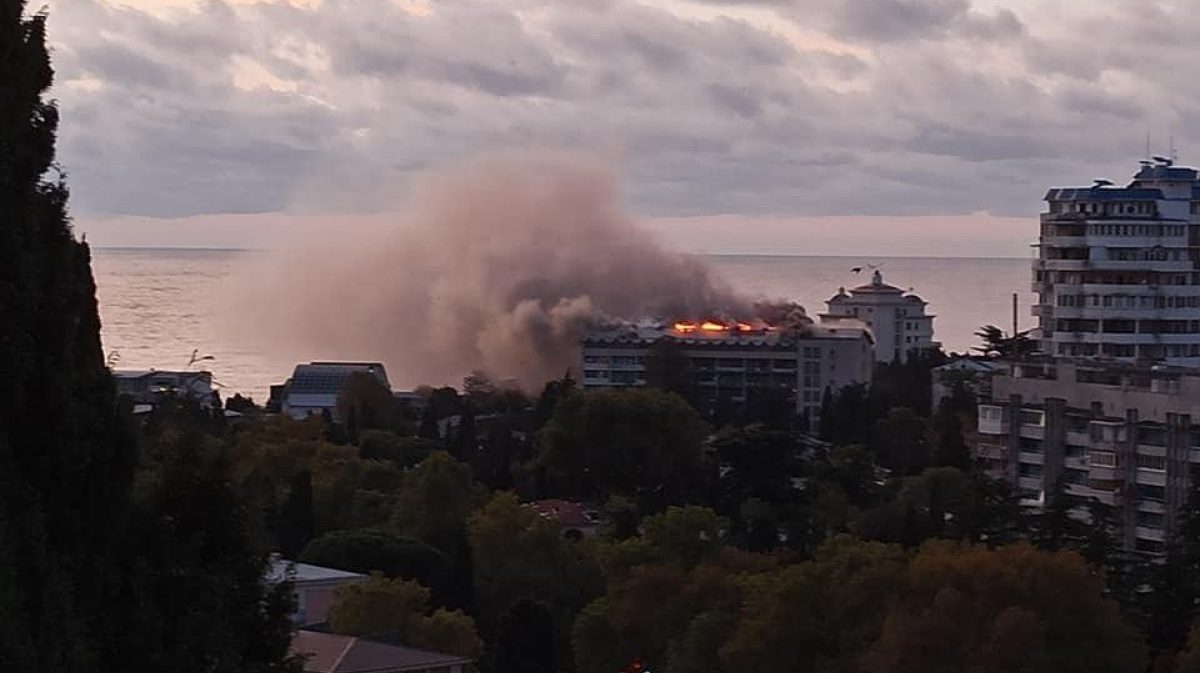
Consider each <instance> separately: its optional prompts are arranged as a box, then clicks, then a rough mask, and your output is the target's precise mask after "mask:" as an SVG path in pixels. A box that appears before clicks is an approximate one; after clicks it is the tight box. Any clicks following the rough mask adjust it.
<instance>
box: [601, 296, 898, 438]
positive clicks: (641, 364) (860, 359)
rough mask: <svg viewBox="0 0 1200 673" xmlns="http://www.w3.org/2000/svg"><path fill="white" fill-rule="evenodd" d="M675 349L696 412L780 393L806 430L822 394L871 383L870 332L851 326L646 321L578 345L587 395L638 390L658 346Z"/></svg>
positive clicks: (603, 331)
mask: <svg viewBox="0 0 1200 673" xmlns="http://www.w3.org/2000/svg"><path fill="white" fill-rule="evenodd" d="M664 344H671V345H674V346H677V347H678V354H679V355H680V356H681V357H682V359H683V362H684V364H685V372H686V375H687V376H688V377H689V379H690V381H691V384H692V387H693V389H694V390H695V391H696V395H697V397H698V400H697V401H698V402H699V403H700V406H702V407H705V409H702V411H708V412H709V413H710V414H711V413H713V412H714V410H715V409H716V408H717V406H718V405H719V404H721V403H722V402H728V403H731V404H733V405H735V406H738V405H745V403H746V402H747V400H749V399H750V397H751V396H752V394H753V392H754V391H755V390H759V389H766V388H786V389H788V390H789V392H791V393H793V394H794V396H795V401H796V411H797V413H798V414H799V415H801V416H806V417H807V418H808V419H809V422H810V423H811V424H812V427H815V426H816V423H817V422H818V420H819V417H820V410H821V399H822V397H823V395H824V393H825V391H826V390H830V391H831V392H837V391H838V390H840V389H841V388H842V387H844V386H847V385H851V384H856V383H863V384H870V382H871V372H872V368H873V367H874V362H875V353H874V350H875V344H874V337H873V336H872V334H871V330H870V329H869V328H867V327H866V325H864V324H863V323H862V322H860V321H857V320H848V319H841V320H830V321H827V322H825V323H823V324H821V325H816V324H812V321H806V324H804V325H801V326H798V328H795V329H777V328H774V327H771V326H768V325H765V324H752V323H747V322H732V321H731V322H726V321H718V320H707V321H695V322H693V321H680V322H675V323H671V324H664V323H659V322H653V321H646V322H643V323H641V324H636V325H622V326H619V327H613V328H608V329H601V330H596V331H593V332H591V333H589V334H587V335H585V336H584V338H583V340H582V357H583V363H582V364H583V366H582V368H581V371H582V372H583V386H584V388H586V389H592V390H595V389H605V388H621V387H629V386H644V385H646V383H647V378H646V376H647V374H646V372H647V366H648V365H649V364H650V362H651V360H652V359H653V358H654V357H655V356H656V353H658V352H659V351H658V349H659V347H660V346H662V345H664Z"/></svg>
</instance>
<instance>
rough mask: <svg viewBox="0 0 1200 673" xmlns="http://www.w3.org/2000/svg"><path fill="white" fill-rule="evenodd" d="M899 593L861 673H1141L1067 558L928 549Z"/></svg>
mask: <svg viewBox="0 0 1200 673" xmlns="http://www.w3.org/2000/svg"><path fill="white" fill-rule="evenodd" d="M902 586H903V590H902V591H901V592H899V593H898V594H897V598H898V602H897V603H896V604H895V605H894V606H893V607H891V608H890V609H889V612H888V616H887V620H886V622H885V623H884V625H883V629H882V631H881V633H880V635H879V639H878V642H877V643H876V645H875V646H874V647H873V648H871V650H870V652H869V653H868V654H867V656H866V657H865V659H864V660H863V667H864V669H865V670H871V671H880V672H882V673H890V672H908V671H913V672H916V671H988V672H989V673H991V672H996V673H1005V672H1008V671H1012V672H1014V673H1015V672H1022V673H1023V672H1025V671H1064V672H1071V671H1079V672H1081V673H1082V672H1084V671H1087V672H1089V673H1090V672H1094V671H1100V672H1103V671H1111V672H1113V673H1132V672H1133V671H1137V670H1140V669H1139V664H1140V662H1141V658H1142V651H1141V644H1140V643H1139V642H1138V638H1137V634H1136V633H1135V632H1134V630H1133V629H1131V628H1130V627H1129V626H1128V625H1126V624H1125V623H1124V622H1122V620H1121V618H1120V615H1119V613H1118V611H1117V607H1116V605H1115V604H1114V603H1113V602H1112V601H1111V600H1109V599H1108V598H1107V597H1106V596H1105V588H1104V583H1103V580H1102V578H1101V577H1100V576H1098V575H1097V574H1096V573H1094V572H1092V571H1091V569H1089V568H1088V567H1087V566H1086V564H1085V563H1084V562H1083V560H1082V559H1081V558H1080V557H1079V556H1078V555H1077V554H1074V553H1072V552H1054V553H1048V552H1041V551H1038V550H1036V549H1034V548H1032V547H1030V546H1029V545H1014V546H1011V547H1005V548H1003V549H998V550H988V549H986V548H982V547H966V546H962V545H956V544H949V543H940V544H936V545H929V546H926V547H925V548H923V549H922V551H921V553H920V554H919V555H918V556H917V557H916V558H915V559H914V560H913V561H912V563H910V564H909V566H908V569H907V571H906V573H905V577H904V580H903V583H902ZM929 643H937V646H936V647H930V646H929Z"/></svg>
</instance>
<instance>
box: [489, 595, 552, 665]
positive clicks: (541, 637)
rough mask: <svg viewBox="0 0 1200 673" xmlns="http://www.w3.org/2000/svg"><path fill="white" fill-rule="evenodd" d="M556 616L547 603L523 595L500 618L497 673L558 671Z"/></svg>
mask: <svg viewBox="0 0 1200 673" xmlns="http://www.w3.org/2000/svg"><path fill="white" fill-rule="evenodd" d="M554 631H555V629H554V615H553V614H551V612H550V609H549V608H548V607H546V605H545V604H544V603H539V602H538V601H534V600H530V599H527V598H523V599H521V600H518V601H517V602H516V603H515V604H513V606H512V607H511V608H509V610H508V612H507V613H505V615H504V617H503V618H502V619H501V620H500V628H499V629H498V632H497V635H496V657H495V659H496V663H495V667H494V670H495V671H496V673H555V672H556V671H557V670H558V668H557V665H556V662H557V656H556V654H555V651H554V649H555V648H554V646H555V644H556V643H557V642H558V638H557V637H556V636H555V633H554Z"/></svg>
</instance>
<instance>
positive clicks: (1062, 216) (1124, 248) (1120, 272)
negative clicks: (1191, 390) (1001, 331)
mask: <svg viewBox="0 0 1200 673" xmlns="http://www.w3.org/2000/svg"><path fill="white" fill-rule="evenodd" d="M1045 200H1046V203H1047V209H1046V212H1044V213H1042V215H1041V231H1040V237H1039V241H1038V246H1037V258H1036V259H1035V260H1034V261H1033V290H1034V292H1036V293H1037V294H1038V302H1037V304H1036V305H1035V306H1034V308H1033V313H1034V315H1035V316H1036V317H1037V319H1038V324H1039V330H1038V331H1039V338H1040V340H1041V350H1042V352H1044V353H1046V354H1047V355H1052V356H1057V357H1102V358H1114V359H1120V360H1125V361H1135V360H1145V361H1150V362H1158V363H1165V364H1169V365H1182V366H1191V367H1195V366H1200V254H1198V253H1200V183H1198V182H1197V172H1196V170H1194V169H1191V168H1184V167H1180V166H1175V165H1174V163H1173V162H1172V161H1171V160H1169V159H1165V158H1161V157H1159V158H1156V159H1155V160H1153V161H1143V162H1142V167H1141V170H1139V171H1138V173H1137V174H1136V175H1135V176H1134V178H1133V181H1132V182H1130V183H1129V185H1128V186H1125V187H1115V186H1113V185H1112V184H1111V183H1109V182H1108V181H1104V180H1098V181H1096V184H1095V185H1093V186H1091V187H1080V188H1060V189H1051V190H1050V191H1049V192H1047V194H1046V198H1045Z"/></svg>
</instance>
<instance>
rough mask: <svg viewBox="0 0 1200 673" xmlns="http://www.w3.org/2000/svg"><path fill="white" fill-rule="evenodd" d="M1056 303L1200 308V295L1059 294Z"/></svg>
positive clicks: (1078, 306) (1109, 306)
mask: <svg viewBox="0 0 1200 673" xmlns="http://www.w3.org/2000/svg"><path fill="white" fill-rule="evenodd" d="M1056 303H1057V304H1058V305H1059V306H1063V307H1071V308H1101V307H1103V308H1143V309H1148V308H1200V295H1195V296H1187V297H1185V296H1174V295H1171V296H1133V295H1128V294H1060V295H1058V296H1057V302H1056Z"/></svg>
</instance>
